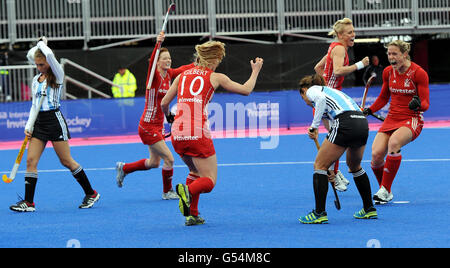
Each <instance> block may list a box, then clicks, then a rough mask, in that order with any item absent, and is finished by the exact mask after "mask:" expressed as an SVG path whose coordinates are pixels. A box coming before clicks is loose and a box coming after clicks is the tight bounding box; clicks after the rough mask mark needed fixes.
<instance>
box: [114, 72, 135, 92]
mask: <svg viewBox="0 0 450 268" xmlns="http://www.w3.org/2000/svg"><path fill="white" fill-rule="evenodd" d="M113 84H115V85H118V86H122V88H120V87H115V86H113V87H111V91H112V94H113V97H114V98H133V97H134V96H135V91H136V89H137V84H136V78H135V77H134V75H133V73H131V72H130V70H128V69H127V68H125V67H123V66H119V70H118V72H117V73H116V75H115V76H114V80H113Z"/></svg>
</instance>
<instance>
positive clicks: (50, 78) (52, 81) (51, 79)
mask: <svg viewBox="0 0 450 268" xmlns="http://www.w3.org/2000/svg"><path fill="white" fill-rule="evenodd" d="M38 58H39V59H44V60H45V61H47V57H45V54H44V53H43V52H42V51H41V50H40V49H37V50H36V52H34V59H35V60H36V59H38ZM45 75H46V78H45V79H46V80H47V85H49V86H50V87H51V88H57V87H58V83H57V82H56V76H55V74H54V73H53V70H52V68H48V69H47V73H46V74H45Z"/></svg>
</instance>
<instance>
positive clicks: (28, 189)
mask: <svg viewBox="0 0 450 268" xmlns="http://www.w3.org/2000/svg"><path fill="white" fill-rule="evenodd" d="M37 177H38V174H37V173H35V172H26V173H25V201H27V202H28V203H33V202H34V192H35V190H36V184H37Z"/></svg>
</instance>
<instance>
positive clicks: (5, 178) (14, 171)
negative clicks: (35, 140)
mask: <svg viewBox="0 0 450 268" xmlns="http://www.w3.org/2000/svg"><path fill="white" fill-rule="evenodd" d="M45 96H47V94H46V93H45V91H44V92H43V93H42V96H41V99H40V100H39V104H38V107H37V108H36V113H34V114H32V117H31V118H30V120H31V121H30V122H31V126H34V122H36V118H37V115H38V113H39V110H41V106H42V102H43V101H44V97H45ZM27 143H28V136H25V139H23V142H22V146H21V147H20V150H19V154H18V155H17V158H16V161H15V162H14V166H13V169H12V170H11V173H10V174H9V178H8V176H6V174H3V176H2V180H3V181H4V182H5V183H11V182H12V181H13V180H14V178H15V177H16V174H17V170H18V169H19V165H20V162H21V161H22V156H23V153H24V152H25V149H26V148H27Z"/></svg>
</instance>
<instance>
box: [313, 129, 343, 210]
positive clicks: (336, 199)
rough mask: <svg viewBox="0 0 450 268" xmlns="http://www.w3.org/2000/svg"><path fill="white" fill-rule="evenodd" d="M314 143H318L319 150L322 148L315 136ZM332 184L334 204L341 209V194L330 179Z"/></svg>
mask: <svg viewBox="0 0 450 268" xmlns="http://www.w3.org/2000/svg"><path fill="white" fill-rule="evenodd" d="M314 143H315V144H316V148H317V151H318V150H319V149H320V144H319V141H318V140H317V138H314ZM330 184H331V188H333V192H334V198H335V199H334V206H335V207H336V209H337V210H341V202H340V201H339V196H338V194H337V192H336V188H334V183H333V182H331V181H330Z"/></svg>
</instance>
